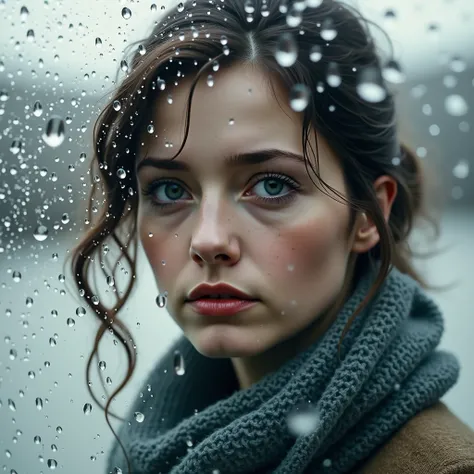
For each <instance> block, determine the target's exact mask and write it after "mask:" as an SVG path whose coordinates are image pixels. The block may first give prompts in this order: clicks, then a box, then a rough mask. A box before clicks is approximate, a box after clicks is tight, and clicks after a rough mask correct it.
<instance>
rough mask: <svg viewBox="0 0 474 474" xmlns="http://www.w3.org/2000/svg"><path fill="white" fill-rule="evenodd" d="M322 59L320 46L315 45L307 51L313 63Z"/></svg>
mask: <svg viewBox="0 0 474 474" xmlns="http://www.w3.org/2000/svg"><path fill="white" fill-rule="evenodd" d="M322 57H323V52H322V51H321V46H319V44H315V45H314V46H313V47H312V48H311V50H310V51H309V59H310V60H311V61H313V63H317V62H318V61H320V60H321V58H322Z"/></svg>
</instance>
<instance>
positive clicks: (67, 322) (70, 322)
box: [66, 318, 76, 328]
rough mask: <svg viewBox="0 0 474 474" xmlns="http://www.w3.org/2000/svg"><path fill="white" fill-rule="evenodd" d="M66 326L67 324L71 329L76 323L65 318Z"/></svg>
mask: <svg viewBox="0 0 474 474" xmlns="http://www.w3.org/2000/svg"><path fill="white" fill-rule="evenodd" d="M66 324H67V325H68V326H69V327H70V328H72V327H73V326H74V325H75V324H76V321H74V319H72V318H67V320H66Z"/></svg>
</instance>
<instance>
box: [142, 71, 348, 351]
mask: <svg viewBox="0 0 474 474" xmlns="http://www.w3.org/2000/svg"><path fill="white" fill-rule="evenodd" d="M170 83H171V81H170ZM190 84H191V79H189V80H184V81H182V82H181V83H180V84H179V86H177V87H175V88H174V89H170V86H169V85H167V91H166V92H165V93H164V94H163V95H162V97H161V98H159V99H158V102H157V104H156V109H155V112H154V117H153V125H154V133H153V134H148V133H147V132H144V133H143V138H142V140H141V142H142V143H144V146H142V147H141V152H140V154H139V156H138V158H137V164H138V165H139V166H138V174H137V176H138V186H139V188H140V189H144V188H147V187H149V186H150V185H151V184H153V183H154V184H153V187H151V188H150V189H149V190H150V191H151V194H149V195H146V196H145V195H140V198H139V211H138V223H139V235H140V239H141V242H142V244H143V248H144V250H145V253H146V255H147V258H148V260H149V262H150V265H151V267H152V269H153V272H154V275H155V277H156V281H157V284H158V287H159V290H160V293H163V292H165V291H166V292H168V305H167V310H168V311H169V313H170V315H171V316H172V317H173V318H174V320H175V321H176V322H177V324H178V325H179V326H180V327H181V329H182V330H183V332H184V334H185V335H186V336H187V337H188V339H189V340H190V341H191V343H192V344H193V345H194V346H195V348H196V349H197V350H198V351H199V352H200V353H202V354H204V355H206V356H209V357H249V356H254V355H257V354H259V353H262V352H264V351H267V350H268V349H271V348H272V347H274V346H275V345H277V344H278V343H280V342H283V341H285V340H287V339H289V338H290V337H291V336H295V335H297V334H298V333H301V332H302V331H304V330H305V329H306V328H308V327H309V325H310V324H311V323H313V322H314V321H315V319H316V318H318V317H320V315H321V314H322V313H323V312H324V311H325V310H326V309H327V308H328V307H330V306H331V304H332V303H333V302H334V300H335V298H336V297H337V295H338V293H339V292H340V291H341V288H342V284H343V280H344V276H345V273H346V267H347V262H348V256H349V253H350V251H351V248H350V244H349V243H348V223H349V209H348V207H347V206H346V205H343V204H341V203H338V202H337V201H335V200H334V199H332V198H330V197H328V196H327V195H325V194H323V193H322V192H321V191H319V190H318V189H317V188H316V187H315V186H314V184H313V183H312V181H311V178H310V177H309V176H308V174H307V171H306V168H305V165H304V162H303V161H301V160H299V159H298V157H302V153H303V149H302V143H301V133H302V128H301V125H302V120H301V114H300V113H297V112H294V111H293V110H292V109H291V108H290V107H289V105H288V96H287V93H286V92H285V90H284V89H283V87H281V86H279V85H278V84H275V88H276V89H275V90H276V92H277V95H278V102H277V101H276V100H275V97H274V96H273V94H272V91H271V88H270V85H269V83H268V80H267V77H266V76H265V75H264V74H263V73H262V72H261V71H260V70H259V69H258V68H256V67H250V66H244V65H237V66H233V67H231V68H229V69H221V70H220V71H219V72H218V73H216V74H215V75H214V85H213V86H212V87H210V86H209V85H208V84H207V81H206V77H205V78H204V79H202V81H201V82H200V83H199V84H198V86H197V88H196V90H195V94H194V97H193V100H192V108H191V121H190V127H189V135H188V139H187V142H186V145H185V147H184V149H183V150H182V151H181V153H180V154H179V155H178V156H177V157H176V158H175V159H174V160H173V162H175V163H179V164H180V166H179V168H178V167H176V169H166V167H165V166H164V165H166V163H169V162H166V160H167V159H169V158H171V157H172V156H173V155H174V154H175V153H176V152H177V150H178V149H179V147H180V145H181V143H182V140H183V138H184V124H185V113H186V103H187V98H188V92H189V87H190ZM168 93H171V95H172V103H171V104H170V103H169V101H168V100H167V96H168ZM163 96H164V97H163ZM312 146H313V149H315V143H314V141H313V143H312ZM263 150H272V152H271V153H267V152H264V153H261V152H262V151H263ZM290 155H291V156H290ZM236 156H244V157H247V158H249V160H241V161H239V160H234V162H230V161H229V159H230V158H231V157H236ZM270 156H272V159H268V160H265V161H262V160H259V159H258V158H262V157H270ZM252 158H254V159H253V160H252ZM310 158H312V157H310ZM144 159H147V162H146V163H147V164H145V161H143V160H144ZM312 159H313V158H312ZM163 160H164V161H163ZM253 161H254V162H253ZM141 162H143V164H142V165H140V163H141ZM319 162H320V175H321V177H322V178H323V179H324V180H325V181H326V182H327V183H328V184H330V185H331V186H333V187H334V188H336V189H337V190H339V191H340V192H342V193H343V194H344V195H346V188H345V185H344V180H343V174H342V171H341V168H340V166H339V164H338V160H337V159H336V156H335V155H334V154H333V152H332V151H331V150H330V149H329V148H328V146H327V145H326V142H325V141H324V140H322V139H321V138H319ZM152 163H156V166H153V165H152ZM160 163H161V164H160ZM163 163H164V164H163ZM168 168H169V167H168ZM313 179H315V178H313ZM155 204H158V205H155ZM222 282H223V283H227V284H230V285H232V286H234V287H236V288H237V289H239V290H241V291H243V292H245V293H247V294H248V295H250V296H251V297H252V298H253V299H256V300H257V301H256V302H255V304H253V306H251V307H249V308H247V309H244V310H243V311H240V312H238V313H236V314H233V315H226V316H210V315H205V314H201V313H200V312H199V311H197V310H196V308H195V307H194V306H193V305H192V304H191V303H189V302H186V301H185V300H186V298H187V296H188V295H189V293H190V291H191V290H192V289H194V288H195V287H196V286H197V285H199V284H201V283H210V284H216V283H222Z"/></svg>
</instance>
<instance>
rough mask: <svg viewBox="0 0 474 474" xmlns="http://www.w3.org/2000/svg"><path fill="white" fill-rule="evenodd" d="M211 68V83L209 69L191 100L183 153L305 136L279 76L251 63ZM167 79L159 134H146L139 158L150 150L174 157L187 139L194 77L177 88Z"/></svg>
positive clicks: (157, 106)
mask: <svg viewBox="0 0 474 474" xmlns="http://www.w3.org/2000/svg"><path fill="white" fill-rule="evenodd" d="M210 71H211V73H212V79H213V85H212V87H211V86H209V84H210V83H211V82H209V81H208V73H204V74H203V76H202V77H201V78H200V80H199V82H198V83H197V86H196V88H195V90H194V95H193V97H192V99H191V110H190V126H189V131H188V138H187V141H186V146H185V149H183V155H186V150H189V149H192V151H193V153H198V152H203V153H206V152H208V151H209V150H208V149H209V148H212V149H213V150H214V151H215V148H216V146H218V147H219V148H226V150H222V151H226V152H229V153H232V152H235V151H236V150H235V147H241V146H242V141H243V140H244V141H245V142H247V143H248V142H254V141H261V140H262V139H272V141H273V144H274V145H275V141H279V140H283V141H285V140H286V141H287V140H288V138H291V139H293V135H294V136H295V138H296V137H298V138H299V139H300V137H301V117H300V116H299V115H298V114H297V113H296V112H294V111H293V110H292V109H291V108H290V107H289V105H288V95H287V91H286V89H285V88H284V87H283V86H282V84H281V83H280V82H279V81H278V79H277V78H275V77H270V76H268V75H267V74H265V73H264V72H263V71H262V70H261V69H260V68H259V67H257V66H255V65H247V64H236V65H233V66H231V67H227V68H221V69H220V70H219V71H217V72H213V71H212V70H211V69H210ZM168 82H169V83H170V84H169V85H168V83H167V87H166V89H165V90H164V91H162V92H161V95H160V97H158V99H157V100H156V101H155V103H154V106H153V107H154V108H153V114H152V122H153V126H154V133H153V134H151V135H150V134H148V133H146V130H145V131H144V133H142V140H141V142H142V143H145V147H144V150H143V152H142V153H140V155H141V157H140V158H143V157H144V156H146V155H150V154H153V155H158V156H160V157H162V158H170V157H172V156H174V155H175V154H176V152H177V151H178V149H179V147H180V145H181V142H182V140H183V139H184V136H185V122H186V113H187V105H188V98H189V92H190V90H191V85H192V82H193V78H185V79H184V80H183V81H181V82H180V83H179V84H178V86H174V85H173V84H171V81H168ZM272 86H273V89H272ZM146 125H147V124H145V127H144V128H145V129H146ZM170 143H171V144H172V146H171V147H170V146H169V144H170Z"/></svg>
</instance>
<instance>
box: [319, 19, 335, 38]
mask: <svg viewBox="0 0 474 474" xmlns="http://www.w3.org/2000/svg"><path fill="white" fill-rule="evenodd" d="M336 36H337V30H336V28H335V27H334V21H333V19H332V18H329V17H328V18H325V19H324V20H323V23H322V25H321V38H322V39H323V40H325V41H332V40H333V39H334V38H335V37H336Z"/></svg>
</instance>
